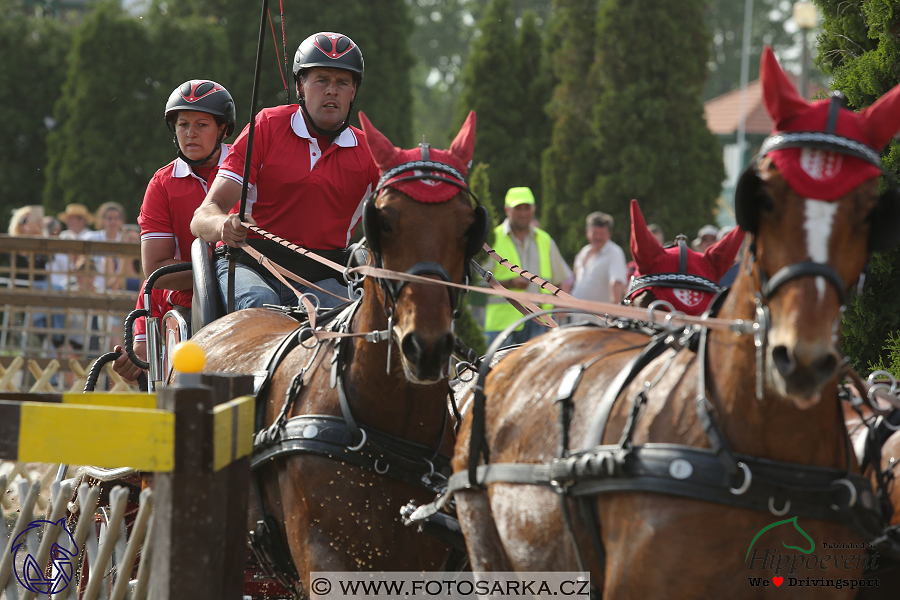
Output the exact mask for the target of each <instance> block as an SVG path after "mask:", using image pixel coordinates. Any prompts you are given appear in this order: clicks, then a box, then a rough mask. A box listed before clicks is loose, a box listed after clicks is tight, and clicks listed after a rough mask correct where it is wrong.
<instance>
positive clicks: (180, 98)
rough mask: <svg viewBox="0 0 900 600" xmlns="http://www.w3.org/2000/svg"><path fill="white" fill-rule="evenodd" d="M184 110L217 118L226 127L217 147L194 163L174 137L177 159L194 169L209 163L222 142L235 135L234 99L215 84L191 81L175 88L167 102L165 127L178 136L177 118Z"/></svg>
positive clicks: (196, 80) (235, 114)
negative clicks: (176, 132)
mask: <svg viewBox="0 0 900 600" xmlns="http://www.w3.org/2000/svg"><path fill="white" fill-rule="evenodd" d="M182 110H193V111H197V112H203V113H208V114H211V115H213V116H214V117H215V118H216V123H218V124H219V125H222V124H223V123H224V124H225V131H224V133H223V134H222V135H221V136H220V137H219V139H218V141H217V142H216V147H215V148H213V151H212V152H211V153H210V155H209V156H207V157H206V158H204V159H203V160H191V159H189V158H188V157H186V156H185V155H184V153H183V152H182V151H181V146H179V145H178V138H177V137H174V136H173V138H172V139H173V141H174V142H175V147H176V148H177V149H178V158H180V159H181V160H183V161H184V162H186V163H188V164H189V165H191V166H192V167H196V166H197V165H201V164H203V163H205V162H206V161H208V160H209V159H210V157H211V156H212V155H213V154H215V153H216V150H218V149H219V145H220V144H221V143H222V141H223V140H224V139H225V138H227V137H228V136H229V135H231V134H232V133H233V132H234V123H235V120H236V118H237V113H236V112H235V108H234V99H233V98H232V97H231V94H229V93H228V90H226V89H225V88H224V87H222V86H221V85H219V84H218V83H216V82H215V81H210V80H208V79H191V80H190V81H185V82H184V83H182V84H181V85H180V86H178V87H177V88H175V89H174V90H173V91H172V93H171V94H169V100H168V101H167V102H166V114H165V117H166V125H167V126H168V128H169V131H171V132H172V133H175V119H176V118H177V116H178V112H179V111H182Z"/></svg>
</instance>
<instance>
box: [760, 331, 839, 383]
mask: <svg viewBox="0 0 900 600" xmlns="http://www.w3.org/2000/svg"><path fill="white" fill-rule="evenodd" d="M772 362H773V363H774V364H775V368H776V369H777V370H778V372H779V373H780V374H781V376H782V377H783V378H784V380H785V382H787V383H788V384H789V387H791V388H794V389H796V390H797V391H807V392H810V393H815V392H816V391H817V390H818V387H819V386H820V385H822V384H823V383H825V382H826V381H828V380H829V379H831V377H832V376H833V375H834V373H835V371H836V370H837V367H838V357H837V355H836V353H835V352H834V351H833V350H831V349H829V348H823V347H822V346H819V345H814V344H802V343H801V344H797V345H795V346H793V347H790V348H789V347H787V346H783V345H782V346H775V347H774V348H772Z"/></svg>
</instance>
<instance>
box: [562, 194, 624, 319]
mask: <svg viewBox="0 0 900 600" xmlns="http://www.w3.org/2000/svg"><path fill="white" fill-rule="evenodd" d="M585 221H586V225H587V227H586V229H585V235H586V236H587V239H588V242H590V243H589V244H588V245H587V246H585V247H584V248H582V249H581V250H580V251H579V252H578V254H577V255H575V285H574V286H573V287H572V296H574V297H575V298H578V299H579V300H594V301H597V302H611V303H613V304H618V303H619V302H621V301H622V296H623V295H624V293H625V283H626V280H627V279H628V268H627V266H626V261H625V252H623V251H622V248H621V247H620V246H619V245H618V244H616V243H615V242H614V241H612V240H611V239H610V236H611V235H612V228H613V218H612V217H611V216H610V215H608V214H606V213H602V212H599V211H598V212H592V213H591V214H589V215H588V216H587V219H586V220H585ZM574 318H575V320H581V316H579V315H574Z"/></svg>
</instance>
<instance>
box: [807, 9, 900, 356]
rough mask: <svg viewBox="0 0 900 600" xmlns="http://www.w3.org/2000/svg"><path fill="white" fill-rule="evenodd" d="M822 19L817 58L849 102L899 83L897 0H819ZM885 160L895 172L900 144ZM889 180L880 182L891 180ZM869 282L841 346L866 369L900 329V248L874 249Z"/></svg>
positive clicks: (847, 318) (846, 322) (861, 101)
mask: <svg viewBox="0 0 900 600" xmlns="http://www.w3.org/2000/svg"><path fill="white" fill-rule="evenodd" d="M816 4H817V5H818V6H819V8H820V10H821V12H822V15H823V17H824V22H823V25H822V29H823V33H822V35H821V37H820V38H819V54H818V59H817V64H818V66H819V68H820V69H822V70H823V71H825V72H827V73H830V74H831V75H832V76H833V78H834V81H833V84H832V85H833V87H834V89H836V90H840V91H842V92H844V94H845V95H846V96H847V100H848V103H849V105H850V107H852V108H854V109H859V108H863V107H865V106H868V105H869V104H871V103H872V102H874V101H875V100H876V99H877V98H879V97H880V96H881V95H883V94H884V93H885V92H887V91H889V90H890V89H891V88H892V87H894V86H895V85H897V84H898V83H900V41H898V39H897V34H896V32H897V28H898V27H900V12H898V10H897V8H898V5H897V2H896V1H894V0H849V1H848V0H841V1H837V0H818V1H817V2H816ZM882 164H883V165H884V168H885V170H886V171H887V172H889V173H892V174H893V175H894V177H895V178H896V177H897V175H898V173H900V144H898V143H897V142H896V141H893V142H891V143H890V144H889V145H888V147H887V148H885V150H884V152H883V153H882ZM887 184H888V182H882V185H887ZM870 268H871V273H870V275H869V281H868V282H867V283H868V285H867V287H866V289H865V291H864V292H863V293H862V295H860V296H858V297H857V298H856V299H855V301H854V302H853V304H852V305H851V306H850V308H849V309H848V310H847V312H846V313H845V314H844V319H843V328H842V347H843V351H844V353H845V354H847V356H849V357H850V360H851V363H852V364H853V366H854V368H856V369H857V370H859V371H861V372H867V371H869V370H871V369H873V368H875V367H876V366H877V365H879V364H883V365H891V364H895V363H897V358H896V357H892V356H891V353H892V349H894V351H895V349H896V347H897V343H896V340H897V338H898V332H900V277H898V270H900V250H894V251H893V252H890V253H888V254H875V255H874V256H872V259H871V262H870Z"/></svg>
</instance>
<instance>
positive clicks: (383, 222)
mask: <svg viewBox="0 0 900 600" xmlns="http://www.w3.org/2000/svg"><path fill="white" fill-rule="evenodd" d="M378 227H379V228H380V229H381V231H383V232H384V233H392V232H393V231H394V230H393V229H391V224H390V223H388V222H387V219H384V218H382V219H378Z"/></svg>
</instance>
